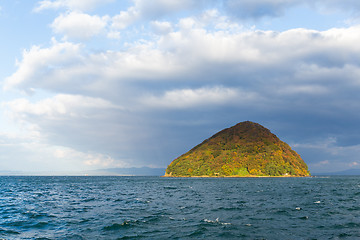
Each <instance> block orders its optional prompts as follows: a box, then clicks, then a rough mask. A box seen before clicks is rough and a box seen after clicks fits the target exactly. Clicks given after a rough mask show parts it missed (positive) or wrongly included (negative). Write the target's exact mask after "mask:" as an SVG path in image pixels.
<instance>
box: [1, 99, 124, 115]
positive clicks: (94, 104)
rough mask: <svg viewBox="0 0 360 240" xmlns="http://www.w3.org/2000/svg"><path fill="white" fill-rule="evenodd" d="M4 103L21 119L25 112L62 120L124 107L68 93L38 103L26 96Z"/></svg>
mask: <svg viewBox="0 0 360 240" xmlns="http://www.w3.org/2000/svg"><path fill="white" fill-rule="evenodd" d="M3 105H4V106H5V107H7V108H8V109H9V110H11V112H12V113H13V114H15V115H14V117H13V118H14V119H21V116H24V114H26V115H36V116H40V117H42V118H48V119H52V120H61V119H63V118H64V117H67V118H68V117H71V118H89V117H91V118H97V117H101V115H98V114H95V113H96V111H99V110H100V109H117V110H119V109H122V108H120V107H118V106H116V105H114V104H112V103H110V102H108V101H106V100H103V99H100V98H91V97H84V96H80V95H68V94H59V95H56V96H55V97H53V98H48V99H44V100H41V101H39V102H37V103H31V102H30V101H29V100H27V99H24V98H22V99H16V100H13V101H10V102H6V103H4V104H3ZM89 114H91V115H89Z"/></svg>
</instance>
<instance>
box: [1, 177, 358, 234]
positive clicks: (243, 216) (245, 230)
mask: <svg viewBox="0 0 360 240" xmlns="http://www.w3.org/2000/svg"><path fill="white" fill-rule="evenodd" d="M0 239H294V240H299V239H300V240H301V239H360V176H329V177H326V176H322V177H303V178H290V177H287V178H163V177H112V176H79V177H74V176H49V177H46V176H1V177H0Z"/></svg>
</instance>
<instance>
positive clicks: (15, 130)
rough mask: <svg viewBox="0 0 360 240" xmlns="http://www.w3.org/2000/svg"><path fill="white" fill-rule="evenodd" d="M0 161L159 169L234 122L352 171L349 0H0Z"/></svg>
mask: <svg viewBox="0 0 360 240" xmlns="http://www.w3.org/2000/svg"><path fill="white" fill-rule="evenodd" d="M0 36H1V37H0V39H1V41H0V53H1V54H0V62H1V64H0V87H1V90H0V91H1V95H0V126H1V127H0V153H1V154H0V171H86V170H91V169H103V168H117V167H142V166H148V167H166V166H167V165H168V164H170V162H171V161H172V160H173V159H175V158H176V157H178V156H180V155H181V154H183V153H185V152H186V151H188V150H189V149H191V148H192V147H194V146H195V145H197V144H199V143H201V142H202V141H203V140H204V139H207V138H209V137H210V136H212V135H213V134H215V133H216V132H218V131H220V130H222V129H224V128H228V127H231V126H233V125H235V124H237V123H239V122H242V121H247V120H250V121H253V122H257V123H260V124H261V125H263V126H264V127H266V128H269V129H270V130H271V131H272V132H273V133H274V134H276V135H277V136H278V137H279V138H280V139H281V140H283V141H285V142H287V143H288V144H289V145H290V146H291V147H292V148H293V149H294V150H295V151H297V152H298V153H299V154H300V155H301V156H302V158H303V159H304V161H305V162H306V163H307V164H308V167H309V169H310V171H311V172H318V173H321V172H333V171H340V170H346V169H353V168H360V127H359V123H360V94H359V91H360V44H359V43H360V2H359V1H357V0H328V1H320V0H311V1H310V0H151V1H149V0H122V1H120V0H42V1H35V0H34V1H18V0H13V1H9V0H0Z"/></svg>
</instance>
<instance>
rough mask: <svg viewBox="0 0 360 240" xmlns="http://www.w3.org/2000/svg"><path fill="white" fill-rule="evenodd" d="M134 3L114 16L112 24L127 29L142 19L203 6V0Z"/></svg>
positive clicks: (154, 18)
mask: <svg viewBox="0 0 360 240" xmlns="http://www.w3.org/2000/svg"><path fill="white" fill-rule="evenodd" d="M133 2H134V5H133V6H131V7H129V8H128V9H127V10H126V11H121V12H120V13H119V14H118V15H116V16H114V17H113V24H112V26H113V27H114V28H117V29H125V28H126V27H128V26H129V25H131V24H133V23H135V22H137V21H140V20H157V19H161V18H162V17H163V16H168V15H171V14H175V13H177V12H181V11H183V10H186V9H191V8H193V7H197V6H201V1H194V0H172V1H166V0H153V1H147V0H133Z"/></svg>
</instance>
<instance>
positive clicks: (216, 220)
mask: <svg viewBox="0 0 360 240" xmlns="http://www.w3.org/2000/svg"><path fill="white" fill-rule="evenodd" d="M204 222H207V223H216V224H221V225H231V223H227V222H220V221H219V218H216V219H215V221H214V220H209V219H206V218H205V219H204Z"/></svg>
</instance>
